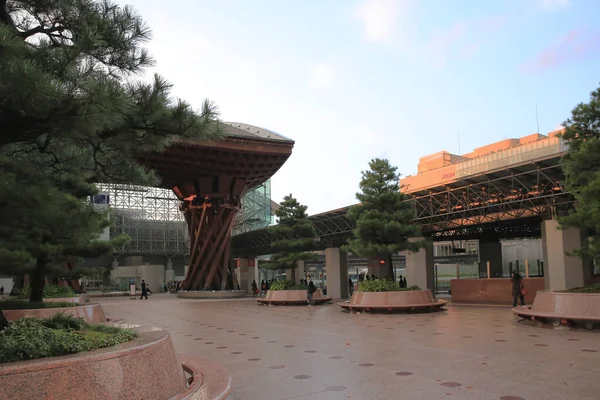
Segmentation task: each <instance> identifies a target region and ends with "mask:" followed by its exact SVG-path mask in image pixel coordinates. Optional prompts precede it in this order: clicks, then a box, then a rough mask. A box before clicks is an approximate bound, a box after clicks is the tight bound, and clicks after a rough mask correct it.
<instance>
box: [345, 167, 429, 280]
mask: <svg viewBox="0 0 600 400" xmlns="http://www.w3.org/2000/svg"><path fill="white" fill-rule="evenodd" d="M396 171H397V168H396V167H393V166H391V165H390V163H389V161H388V160H385V159H379V158H375V159H373V160H371V161H370V162H369V170H367V171H363V172H362V180H361V181H360V185H359V186H360V192H359V193H357V194H356V198H357V199H358V201H359V202H360V204H357V205H355V206H352V207H350V210H349V211H348V219H350V220H351V221H352V222H354V224H355V226H356V228H354V231H353V233H354V238H353V239H350V240H349V241H348V245H347V246H345V248H346V250H350V251H351V252H353V253H354V254H357V255H359V256H361V257H369V258H371V257H384V258H385V259H386V260H387V261H388V266H389V269H390V270H389V275H390V276H391V277H392V280H394V279H395V277H394V265H393V261H392V257H393V256H394V255H395V254H397V253H398V252H399V251H403V250H409V251H413V252H414V251H418V250H419V249H420V248H422V247H424V245H425V243H424V242H421V241H418V242H410V241H409V239H410V238H414V237H419V236H420V235H421V232H420V228H419V226H418V225H416V224H415V223H413V222H412V219H413V218H414V210H413V206H412V204H411V202H410V201H407V200H409V198H408V196H406V195H405V194H404V193H402V192H401V191H400V175H399V174H398V173H397V172H396Z"/></svg>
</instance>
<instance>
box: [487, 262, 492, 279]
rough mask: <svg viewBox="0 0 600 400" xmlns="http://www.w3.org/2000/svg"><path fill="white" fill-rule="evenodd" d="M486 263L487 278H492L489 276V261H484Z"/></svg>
mask: <svg viewBox="0 0 600 400" xmlns="http://www.w3.org/2000/svg"><path fill="white" fill-rule="evenodd" d="M486 265H487V278H488V279H492V277H491V272H490V262H489V261H488V262H487V263H486Z"/></svg>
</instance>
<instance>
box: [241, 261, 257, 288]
mask: <svg viewBox="0 0 600 400" xmlns="http://www.w3.org/2000/svg"><path fill="white" fill-rule="evenodd" d="M257 269H258V268H256V259H254V258H240V259H238V271H239V272H238V274H239V275H238V276H239V280H240V290H243V291H245V292H246V293H248V294H251V293H252V280H253V279H255V278H254V276H255V274H256V273H255V272H254V270H257ZM257 284H258V282H257Z"/></svg>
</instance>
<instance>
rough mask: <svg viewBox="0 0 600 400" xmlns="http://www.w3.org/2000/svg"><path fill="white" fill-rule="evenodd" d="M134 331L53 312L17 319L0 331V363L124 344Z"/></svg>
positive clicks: (130, 338) (131, 337) (133, 334)
mask: <svg viewBox="0 0 600 400" xmlns="http://www.w3.org/2000/svg"><path fill="white" fill-rule="evenodd" d="M135 337H137V334H136V333H135V332H133V331H130V330H127V329H121V328H117V327H111V326H103V325H90V324H87V323H86V322H84V321H83V319H81V318H77V317H73V316H69V315H64V314H60V313H59V314H56V315H54V316H52V317H50V318H43V319H41V318H21V319H18V320H16V321H13V322H11V323H10V326H9V327H8V328H6V329H4V330H3V331H1V332H0V349H1V350H0V362H14V361H23V360H31V359H35V358H41V357H54V356H61V355H65V354H72V353H78V352H82V351H89V350H94V349H98V348H102V347H109V346H114V345H117V344H119V343H125V342H127V341H129V340H132V339H133V338H135Z"/></svg>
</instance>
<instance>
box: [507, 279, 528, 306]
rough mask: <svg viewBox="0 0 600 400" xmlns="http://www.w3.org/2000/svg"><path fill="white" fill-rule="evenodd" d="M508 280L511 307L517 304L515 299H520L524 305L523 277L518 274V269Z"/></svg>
mask: <svg viewBox="0 0 600 400" xmlns="http://www.w3.org/2000/svg"><path fill="white" fill-rule="evenodd" d="M510 281H511V282H512V296H513V307H516V306H517V299H521V305H522V306H524V305H525V296H524V295H523V289H524V288H525V286H524V285H523V277H522V276H521V274H519V271H515V272H513V275H512V278H510Z"/></svg>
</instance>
